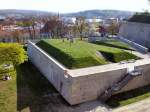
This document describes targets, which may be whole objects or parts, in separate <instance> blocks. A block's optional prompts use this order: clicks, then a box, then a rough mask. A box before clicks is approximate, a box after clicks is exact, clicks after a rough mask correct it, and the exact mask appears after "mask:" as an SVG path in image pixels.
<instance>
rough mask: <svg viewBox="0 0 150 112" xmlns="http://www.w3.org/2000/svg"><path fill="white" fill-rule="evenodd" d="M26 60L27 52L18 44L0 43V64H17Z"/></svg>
mask: <svg viewBox="0 0 150 112" xmlns="http://www.w3.org/2000/svg"><path fill="white" fill-rule="evenodd" d="M26 60H27V54H26V52H25V50H24V49H23V46H21V45H20V44H8V43H0V64H5V63H8V62H10V63H12V64H13V65H14V66H17V65H19V64H21V63H23V62H24V61H26Z"/></svg>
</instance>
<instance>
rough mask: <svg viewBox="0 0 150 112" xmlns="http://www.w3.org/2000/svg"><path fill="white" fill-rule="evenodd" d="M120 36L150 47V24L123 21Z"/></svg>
mask: <svg viewBox="0 0 150 112" xmlns="http://www.w3.org/2000/svg"><path fill="white" fill-rule="evenodd" d="M119 36H121V37H124V38H127V39H128V40H131V41H134V42H136V43H138V44H140V45H143V46H145V47H147V48H150V24H145V23H135V22H123V23H122V24H121V27H120V31H119Z"/></svg>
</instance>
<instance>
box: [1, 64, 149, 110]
mask: <svg viewBox="0 0 150 112" xmlns="http://www.w3.org/2000/svg"><path fill="white" fill-rule="evenodd" d="M49 93H54V94H58V92H57V91H56V90H55V89H54V87H53V86H52V85H51V83H49V82H48V80H47V79H46V78H45V77H43V76H42V74H41V73H40V72H39V71H38V69H37V68H36V67H34V65H32V64H31V63H30V62H26V63H24V64H22V65H21V66H19V67H18V68H17V72H14V73H13V74H12V80H10V81H1V80H0V112H17V111H18V112H50V111H51V112H58V110H59V112H61V111H60V110H62V111H63V109H64V111H65V110H66V109H67V110H68V111H72V110H74V111H75V109H76V106H73V107H72V106H70V105H68V104H67V103H66V102H65V100H64V99H63V98H62V97H61V96H58V97H56V96H52V97H46V98H43V96H44V95H45V94H49ZM148 97H150V85H149V86H146V87H143V88H139V89H136V90H132V91H129V92H125V93H121V94H118V95H115V96H113V97H112V98H111V99H110V100H108V102H107V104H108V105H110V106H112V107H118V106H123V105H127V104H130V103H134V102H137V101H140V100H142V99H145V98H148ZM79 106H80V105H79ZM58 107H59V108H58ZM77 108H78V106H77Z"/></svg>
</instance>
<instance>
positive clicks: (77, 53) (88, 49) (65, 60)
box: [37, 39, 138, 69]
mask: <svg viewBox="0 0 150 112" xmlns="http://www.w3.org/2000/svg"><path fill="white" fill-rule="evenodd" d="M37 45H38V46H39V47H40V48H42V49H43V50H45V51H46V52H47V53H48V54H50V55H51V56H53V57H54V58H55V59H56V60H58V61H59V62H60V63H62V64H63V65H64V66H66V67H67V68H69V69H75V68H84V67H90V66H97V65H104V64H108V63H110V62H120V61H123V60H129V59H138V57H137V56H135V55H133V54H131V53H129V52H126V51H125V50H130V47H129V46H128V45H127V44H125V43H122V42H119V41H117V40H110V41H104V42H100V43H88V42H87V41H85V40H84V41H80V40H76V41H75V42H74V43H72V44H70V42H69V41H67V40H65V41H64V42H63V41H62V40H61V39H51V40H42V41H40V42H38V43H37Z"/></svg>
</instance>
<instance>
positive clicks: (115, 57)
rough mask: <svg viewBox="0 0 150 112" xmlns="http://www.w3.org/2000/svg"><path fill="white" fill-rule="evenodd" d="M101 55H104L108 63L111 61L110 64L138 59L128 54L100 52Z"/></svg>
mask: <svg viewBox="0 0 150 112" xmlns="http://www.w3.org/2000/svg"><path fill="white" fill-rule="evenodd" d="M100 52H101V53H102V55H104V57H105V58H106V59H107V60H108V61H111V62H115V63H117V62H120V61H123V60H129V59H139V58H138V57H137V56H135V55H133V54H131V53H128V52H125V51H123V52H116V53H115V52H114V53H112V52H104V51H100Z"/></svg>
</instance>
